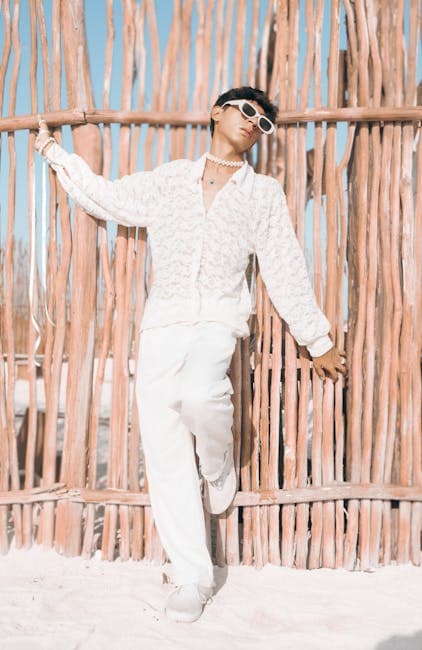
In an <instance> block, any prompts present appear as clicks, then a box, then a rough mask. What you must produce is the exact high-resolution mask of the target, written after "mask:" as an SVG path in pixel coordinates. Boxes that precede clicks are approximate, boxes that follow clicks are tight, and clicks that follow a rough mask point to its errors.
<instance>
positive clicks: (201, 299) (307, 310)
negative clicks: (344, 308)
mask: <svg viewBox="0 0 422 650" xmlns="http://www.w3.org/2000/svg"><path fill="white" fill-rule="evenodd" d="M46 157H47V159H48V160H49V162H50V164H51V165H52V167H53V168H54V169H55V170H56V172H57V175H58V178H59V180H60V182H61V184H62V185H63V187H64V189H65V190H66V192H68V194H69V195H70V196H71V197H72V198H73V199H74V201H75V202H76V203H77V204H78V205H80V206H81V207H82V208H83V209H84V210H85V211H86V212H88V213H89V214H91V215H93V216H95V217H97V218H99V219H104V220H110V221H115V222H117V223H119V224H122V225H124V226H141V227H146V228H147V231H148V237H149V241H150V246H151V254H152V261H153V267H154V281H153V286H152V288H151V291H150V294H149V296H148V299H147V302H146V305H145V310H144V315H143V318H142V323H141V329H142V330H144V329H148V328H151V327H159V326H163V325H169V324H172V323H181V322H184V323H192V322H198V321H218V322H224V323H227V324H229V325H230V326H231V327H232V328H233V330H234V332H235V333H236V335H237V336H247V335H248V334H249V329H248V324H247V320H248V316H249V314H250V311H251V299H250V294H249V289H248V285H247V282H246V277H245V271H246V268H247V265H248V261H249V256H250V255H251V254H253V253H255V254H256V255H257V258H258V261H259V266H260V270H261V274H262V278H263V280H264V283H265V285H266V287H267V290H268V293H269V296H270V298H271V300H272V302H273V304H274V306H275V308H276V309H277V311H278V312H279V314H280V316H281V317H282V318H284V320H285V321H286V322H287V324H288V325H289V328H290V331H291V333H292V335H293V336H294V337H295V339H296V341H297V342H298V343H299V344H300V345H306V346H307V348H308V350H309V352H310V353H311V355H312V356H320V355H321V354H324V353H325V352H326V351H327V350H329V349H330V348H331V347H332V345H333V344H332V341H331V339H330V337H329V335H328V333H329V330H330V324H329V322H328V320H327V318H326V317H325V316H324V314H323V313H322V312H321V310H320V308H319V307H318V305H317V303H316V300H315V294H314V292H313V289H312V286H311V284H310V281H309V276H308V273H307V269H306V264H305V259H304V256H303V252H302V249H301V247H300V245H299V242H298V240H297V238H296V235H295V233H294V230H293V227H292V223H291V219H290V216H289V212H288V209H287V204H286V199H285V196H284V192H283V190H282V187H281V186H280V184H279V183H278V181H277V180H276V179H274V178H271V177H269V176H265V175H264V174H256V173H255V171H254V170H253V168H252V167H251V166H250V165H249V164H248V163H247V162H245V163H244V164H243V166H242V167H241V168H239V169H238V170H237V171H236V172H235V173H234V174H233V175H232V176H231V178H230V179H229V180H228V181H227V183H226V184H225V185H224V187H223V188H222V189H221V190H220V191H219V192H218V193H217V195H216V196H215V198H214V200H213V203H212V205H211V206H210V208H209V210H208V212H207V213H206V212H205V208H204V202H203V195H202V181H201V179H202V175H203V172H204V167H205V162H206V158H205V155H203V156H201V158H199V159H198V160H196V161H194V162H193V161H191V160H185V159H183V160H174V161H172V162H169V163H165V164H163V165H160V166H159V167H157V168H156V169H155V170H153V171H147V172H137V173H135V174H131V175H128V176H125V177H123V178H121V179H119V180H115V181H109V180H106V179H105V178H103V177H102V176H98V175H96V174H94V173H93V172H92V170H91V169H90V168H89V166H88V165H87V164H86V163H85V161H84V160H83V159H82V158H81V157H80V156H78V155H76V154H68V153H67V152H66V151H65V150H64V149H63V148H62V147H60V146H59V145H58V144H53V145H51V147H50V148H49V149H48V150H47V152H46Z"/></svg>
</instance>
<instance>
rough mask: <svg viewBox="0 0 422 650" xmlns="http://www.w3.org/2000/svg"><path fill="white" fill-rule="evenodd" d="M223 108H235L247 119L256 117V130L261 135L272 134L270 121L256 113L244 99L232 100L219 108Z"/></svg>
mask: <svg viewBox="0 0 422 650" xmlns="http://www.w3.org/2000/svg"><path fill="white" fill-rule="evenodd" d="M225 106H237V107H238V109H239V111H240V112H241V113H242V115H244V116H245V117H247V118H248V119H250V118H252V117H257V118H258V128H259V129H260V131H262V133H265V134H266V135H269V134H270V133H273V131H274V130H275V125H274V124H273V123H272V122H271V120H269V119H268V117H266V116H265V115H261V113H258V111H257V109H256V108H255V106H254V105H253V104H251V103H250V102H248V101H247V100H246V99H232V100H231V101H229V102H225V103H224V104H223V105H222V107H221V108H224V107H225Z"/></svg>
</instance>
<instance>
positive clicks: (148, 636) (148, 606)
mask: <svg viewBox="0 0 422 650" xmlns="http://www.w3.org/2000/svg"><path fill="white" fill-rule="evenodd" d="M216 580H217V585H218V588H219V591H218V592H217V594H216V595H215V597H214V600H213V602H212V603H210V604H209V605H208V606H207V608H206V610H205V612H204V614H203V616H202V617H201V619H199V621H197V622H196V623H193V624H186V623H183V624H182V623H173V622H171V621H169V620H167V619H166V617H165V615H164V613H163V602H164V596H165V594H167V593H169V592H170V590H171V589H172V587H170V585H164V586H163V585H162V584H161V569H160V568H159V567H156V566H152V565H149V564H146V563H145V562H142V563H139V562H132V561H129V562H120V561H116V562H113V563H109V562H104V561H102V560H101V559H100V558H99V557H95V558H93V559H92V560H89V561H87V560H83V559H81V558H72V559H69V558H64V557H62V556H60V555H58V554H56V553H55V552H54V551H46V550H42V549H41V548H38V547H35V548H33V549H31V550H29V551H17V550H15V549H12V550H11V551H10V553H9V554H8V555H6V556H4V557H0V648H1V650H18V649H19V650H41V649H42V650H46V649H48V650H73V649H75V650H76V649H78V650H97V649H98V650H132V649H133V650H134V649H135V648H136V649H142V650H168V649H170V648H171V649H173V648H175V649H176V648H177V649H180V650H198V649H199V650H217V649H218V650H225V649H226V648H227V649H229V648H230V650H231V649H233V650H238V649H242V650H243V649H250V650H261V649H262V650H264V649H265V650H279V649H280V650H281V649H283V650H293V649H294V650H322V649H324V650H326V649H329V650H330V649H331V648H333V649H335V650H375V649H376V650H421V648H422V569H420V568H417V567H415V566H412V565H405V566H389V567H383V568H379V569H377V570H376V571H374V572H372V573H367V572H347V571H344V570H330V569H319V570H315V571H304V570H296V569H285V568H280V567H274V566H266V567H265V568H264V569H263V570H261V571H257V570H256V569H253V568H250V567H231V568H229V569H228V571H227V570H226V569H216Z"/></svg>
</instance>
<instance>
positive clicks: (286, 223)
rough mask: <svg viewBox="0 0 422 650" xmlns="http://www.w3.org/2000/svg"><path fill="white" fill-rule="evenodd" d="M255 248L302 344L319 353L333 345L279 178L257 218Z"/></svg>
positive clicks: (273, 293) (276, 303) (279, 306)
mask: <svg viewBox="0 0 422 650" xmlns="http://www.w3.org/2000/svg"><path fill="white" fill-rule="evenodd" d="M255 252H256V255H257V258H258V262H259V268H260V270H261V275H262V278H263V280H264V283H265V286H266V288H267V291H268V295H269V297H270V299H271V301H272V302H273V304H274V307H275V308H276V309H277V311H278V313H279V314H280V316H281V317H282V318H283V319H284V320H285V321H286V323H287V324H288V326H289V328H290V332H291V334H292V336H293V337H294V338H295V339H296V341H297V342H298V344H299V345H305V346H306V347H307V348H308V350H309V353H310V354H311V356H313V357H317V356H321V355H322V354H325V352H328V350H329V349H330V348H332V347H333V343H332V341H331V338H330V337H329V335H328V334H329V331H330V323H329V321H328V319H327V318H326V317H325V315H324V314H323V312H322V311H321V309H320V308H319V307H318V304H317V302H316V297H315V293H314V291H313V288H312V286H311V282H310V279H309V275H308V271H307V268H306V262H305V257H304V254H303V251H302V249H301V247H300V244H299V242H298V239H297V237H296V234H295V232H294V229H293V225H292V222H291V219H290V215H289V211H288V207H287V203H286V198H285V195H284V192H283V189H282V188H281V186H280V185H279V183H277V181H275V185H274V191H273V193H272V195H271V199H270V203H269V209H267V210H265V211H263V212H262V213H261V214H260V215H259V216H258V220H257V226H256V233H255Z"/></svg>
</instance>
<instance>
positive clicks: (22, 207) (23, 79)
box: [0, 0, 408, 244]
mask: <svg viewBox="0 0 422 650" xmlns="http://www.w3.org/2000/svg"><path fill="white" fill-rule="evenodd" d="M53 1H54V0H43V7H44V12H45V19H46V24H47V30H48V38H49V44H50V46H51V14H52V6H53ZM139 1H140V0H139ZM225 1H226V4H227V0H225ZM268 2H269V0H260V2H259V26H260V38H259V41H260V40H261V36H262V25H263V22H264V19H265V14H266V11H267V8H268ZM330 4H331V3H330V2H325V14H324V29H323V35H322V79H323V88H322V91H323V103H324V104H325V103H326V92H327V87H326V69H327V61H328V51H329V42H330V39H329V30H330V16H329V11H330ZM29 5H30V2H29V0H26V1H25V0H24V1H23V2H22V3H21V14H20V23H19V33H20V37H21V43H22V52H21V62H20V74H19V82H18V98H17V106H16V113H17V114H28V113H30V112H31V109H30V99H29V60H30V58H29V57H30V36H29V34H30V31H29ZM406 5H408V3H406ZM12 6H13V1H12ZM122 6H123V3H122V2H121V1H120V0H115V2H114V4H113V13H114V24H115V47H114V57H113V74H112V83H111V97H110V106H111V108H114V109H118V108H119V107H120V92H121V78H122V75H121V67H122V29H121V26H122ZM173 6H174V4H173V2H172V0H156V2H155V7H156V14H157V24H158V30H159V36H160V55H161V61H162V60H163V57H164V51H165V45H166V42H167V38H168V34H169V31H170V25H171V20H172V13H173ZM234 6H235V11H236V6H237V3H236V2H235V3H234ZM304 7H305V3H304V0H300V26H299V33H300V38H299V42H300V45H301V47H300V49H299V61H298V67H299V74H298V79H299V83H298V85H299V88H300V85H301V79H302V71H303V64H304V57H305V54H306V40H307V34H306V28H305V11H304ZM406 14H407V12H406ZM85 15H86V30H87V39H88V49H89V58H90V65H91V76H92V80H93V87H94V96H95V104H96V106H97V107H101V105H102V92H103V74H104V58H105V47H106V2H105V0H86V2H85ZM251 15H252V0H248V2H247V16H248V20H247V26H246V27H247V29H246V39H245V40H246V48H247V43H248V42H249V33H250V30H251ZM235 23H236V20H234V21H233V33H232V36H233V38H232V43H234V26H235ZM197 24H198V16H197V10H196V4H195V5H194V11H193V17H192V33H193V34H194V33H195V32H196V28H197ZM341 26H342V27H341V34H340V39H341V40H340V47H341V48H342V49H344V48H345V47H346V33H345V28H344V11H343V8H342V13H341ZM407 30H408V25H407V24H406V32H407ZM3 43H4V23H3V17H2V16H1V17H0V49H2V48H3ZM192 43H193V44H194V39H192ZM145 46H146V52H147V68H146V70H147V82H146V106H145V107H146V108H147V109H148V108H149V106H150V98H151V81H152V78H151V70H152V66H151V65H148V61H151V60H152V56H153V53H152V51H151V44H150V42H149V39H148V34H147V35H146V41H145ZM215 48H216V42H215V34H214V37H213V41H212V44H211V61H212V60H213V56H212V55H213V53H215ZM233 54H234V52H233V48H232V49H231V51H230V53H229V65H228V69H227V80H228V86H230V85H231V73H232V66H231V65H230V64H231V63H232V61H233ZM194 56H195V52H194V48H193V56H192V60H191V66H190V79H191V80H192V79H193V76H194V72H195V70H194ZM12 63H13V58H11V60H10V63H9V68H8V74H7V80H6V93H5V98H4V104H3V116H4V115H7V114H8V102H9V98H8V81H9V80H10V74H11V69H12ZM247 65H248V57H247V56H245V64H244V70H245V71H246V68H247ZM212 74H213V69H212V70H211V76H212ZM41 81H42V68H41V57H39V61H38V89H39V92H38V96H39V109H42V83H41ZM189 88H190V99H189V105H190V106H191V104H192V96H193V83H190V86H189ZM225 89H226V88H220V89H219V92H222V91H223V90H225ZM133 95H134V97H135V98H136V87H135V92H134V93H133ZM213 99H215V98H213V97H211V96H209V97H208V98H207V100H208V102H209V107H210V106H211V104H212V100H213ZM312 105H313V95H312V94H311V99H310V106H312ZM62 106H63V107H66V89H65V80H64V75H63V84H62ZM112 132H113V140H114V142H116V139H117V136H118V126H117V125H115V126H113V127H112ZM346 132H347V125H346V124H340V125H339V127H338V130H337V133H338V159H340V158H341V156H342V154H343V148H344V142H345V136H346ZM145 133H146V127H143V128H142V130H141V147H140V149H139V156H138V169H142V168H143V159H142V142H143V138H144V136H145ZM313 133H314V129H313V124H309V126H308V129H307V142H308V147H309V148H311V147H312V146H313ZM63 134H64V144H65V146H66V148H67V149H68V150H71V149H72V141H71V133H70V128H69V127H64V129H63ZM27 135H28V132H27V131H20V132H17V133H16V149H17V178H18V185H17V187H18V190H17V196H16V219H15V236H16V238H17V239H19V238H22V239H24V240H26V239H27V237H28V214H27V194H28V189H27V181H26V157H27ZM115 150H116V147H115ZM0 164H1V168H0V172H1V173H0V218H1V223H0V244H1V243H3V241H4V237H5V228H6V221H7V219H6V215H7V184H8V171H9V160H8V147H7V134H5V133H3V134H2V137H1V155H0ZM43 164H44V163H43V162H42V160H41V159H40V157H39V156H36V161H35V165H36V178H37V214H38V213H39V210H40V191H39V189H40V178H41V169H42V165H43ZM115 176H117V156H115V157H114V160H113V167H112V177H115ZM311 219H312V210H311V205H308V210H307V214H306V221H307V231H308V232H309V231H310V230H311V222H310V220H311Z"/></svg>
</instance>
